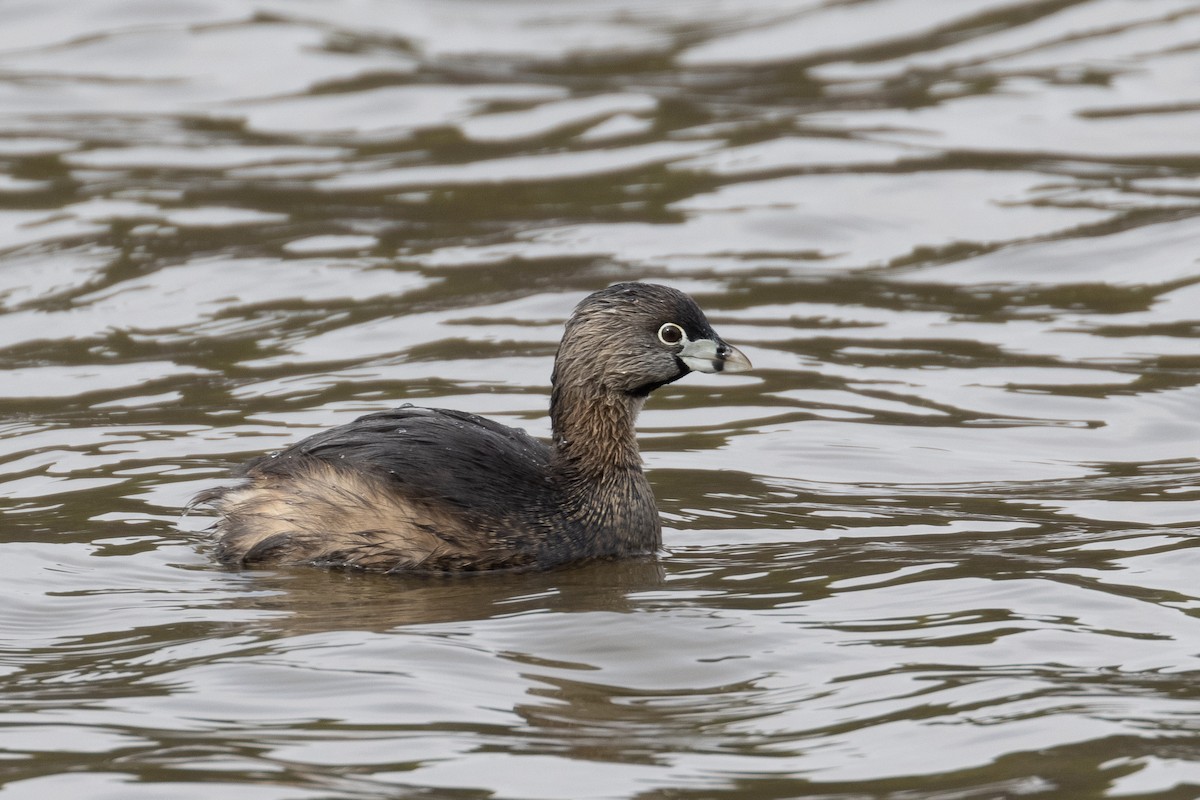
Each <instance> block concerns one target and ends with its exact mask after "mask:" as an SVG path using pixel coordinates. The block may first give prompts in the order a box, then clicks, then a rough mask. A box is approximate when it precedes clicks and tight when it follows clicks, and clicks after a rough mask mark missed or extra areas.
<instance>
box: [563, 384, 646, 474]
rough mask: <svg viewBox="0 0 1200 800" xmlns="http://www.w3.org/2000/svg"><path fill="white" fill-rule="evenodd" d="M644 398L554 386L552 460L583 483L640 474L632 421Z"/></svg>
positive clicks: (582, 387)
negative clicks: (554, 459) (553, 456)
mask: <svg viewBox="0 0 1200 800" xmlns="http://www.w3.org/2000/svg"><path fill="white" fill-rule="evenodd" d="M642 403H643V399H642V398H636V397H630V396H629V395H626V394H623V393H618V392H611V391H606V390H604V389H603V388H602V387H598V386H595V385H587V384H584V385H579V384H567V385H563V384H561V383H560V384H557V385H555V387H554V391H553V393H552V395H551V398H550V424H551V427H552V430H553V435H554V452H555V457H556V458H557V460H558V461H559V463H560V466H561V468H563V469H566V470H569V471H570V472H572V473H576V474H578V475H579V476H580V477H582V478H584V479H587V480H597V479H601V478H603V477H607V476H614V475H616V474H618V473H622V472H625V471H627V470H633V471H636V472H637V473H639V474H640V473H641V469H642V457H641V454H640V453H639V452H638V446H637V433H636V431H635V428H634V423H635V422H636V421H637V415H638V412H639V411H640V410H641V408H642Z"/></svg>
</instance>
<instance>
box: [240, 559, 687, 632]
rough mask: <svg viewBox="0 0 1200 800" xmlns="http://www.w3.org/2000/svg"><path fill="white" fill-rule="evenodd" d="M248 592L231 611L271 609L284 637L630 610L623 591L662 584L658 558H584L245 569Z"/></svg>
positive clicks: (274, 626)
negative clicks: (444, 569) (538, 563)
mask: <svg viewBox="0 0 1200 800" xmlns="http://www.w3.org/2000/svg"><path fill="white" fill-rule="evenodd" d="M238 575H239V577H241V578H243V579H245V580H246V581H249V582H251V583H252V586H253V592H252V593H248V594H246V595H242V596H240V597H238V598H236V599H235V600H233V601H232V605H233V607H235V608H238V609H245V610H251V611H266V612H276V613H272V614H271V615H270V618H269V620H262V621H261V622H260V623H252V625H256V624H265V625H267V626H269V627H270V628H271V629H272V630H273V631H276V632H279V633H283V634H284V635H294V634H302V633H317V632H322V631H337V630H367V631H377V632H383V631H389V630H393V629H395V628H401V627H405V626H412V625H428V624H431V623H449V622H458V621H463V620H481V619H489V618H492V617H502V616H511V615H515V614H521V613H527V612H531V611H556V612H568V613H569V612H577V611H616V612H623V611H629V610H631V609H632V608H633V606H634V603H633V601H632V600H631V599H630V595H632V594H634V593H637V592H644V591H648V590H652V589H657V588H661V587H662V585H663V583H664V571H663V567H662V565H661V564H660V563H659V561H658V559H656V558H654V557H649V556H647V557H641V558H634V559H621V560H615V561H608V560H603V561H591V562H586V563H583V564H580V565H577V566H572V567H567V568H560V569H557V570H550V571H514V572H489V573H471V574H459V575H444V576H443V575H432V576H430V575H378V574H366V573H361V572H357V571H355V572H341V571H326V570H314V569H311V568H305V567H296V568H293V569H280V570H270V571H267V570H262V571H258V570H255V571H245V572H241V573H238Z"/></svg>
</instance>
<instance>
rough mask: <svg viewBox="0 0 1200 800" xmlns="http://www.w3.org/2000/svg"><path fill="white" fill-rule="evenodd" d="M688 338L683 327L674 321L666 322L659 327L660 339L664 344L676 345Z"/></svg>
mask: <svg viewBox="0 0 1200 800" xmlns="http://www.w3.org/2000/svg"><path fill="white" fill-rule="evenodd" d="M686 338H687V335H686V334H685V333H684V332H683V328H681V327H679V326H678V325H676V324H675V323H674V322H664V323H663V326H662V327H661V328H659V329H658V340H659V341H660V342H662V343H663V344H667V345H676V344H679V343H680V342H682V341H683V340H684V339H686Z"/></svg>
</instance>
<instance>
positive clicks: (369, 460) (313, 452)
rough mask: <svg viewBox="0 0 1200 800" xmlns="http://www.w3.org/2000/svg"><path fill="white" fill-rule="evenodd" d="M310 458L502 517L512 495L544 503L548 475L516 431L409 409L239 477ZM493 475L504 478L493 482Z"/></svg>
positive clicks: (312, 440)
mask: <svg viewBox="0 0 1200 800" xmlns="http://www.w3.org/2000/svg"><path fill="white" fill-rule="evenodd" d="M312 459H316V460H319V461H322V462H325V463H327V464H331V465H333V466H335V467H336V466H337V465H338V464H339V463H344V464H346V465H347V466H348V467H349V468H351V469H355V470H366V471H368V472H370V473H373V474H374V475H376V476H377V477H379V478H380V479H382V480H384V481H385V482H387V483H388V484H389V485H392V486H393V487H394V488H395V489H396V490H397V491H400V492H402V493H404V494H408V495H411V496H414V497H424V498H429V499H439V500H443V501H448V502H450V503H452V504H453V505H455V506H457V507H459V508H460V509H464V510H468V509H475V510H479V511H485V512H486V511H490V512H492V513H496V512H499V513H500V514H501V515H503V513H504V511H505V510H509V509H508V506H510V505H511V504H512V503H514V501H515V500H516V498H518V497H524V498H526V500H535V499H536V498H540V497H543V496H544V492H545V491H546V490H547V488H548V487H547V485H546V484H547V481H548V480H549V476H550V475H551V474H552V473H551V470H550V449H549V447H547V446H546V445H545V444H544V443H542V442H539V441H538V440H537V439H534V438H533V437H531V436H529V435H528V434H527V433H525V432H524V431H522V430H517V429H515V428H509V427H507V426H505V425H501V424H499V423H497V422H493V421H491V420H487V419H484V418H483V417H478V416H475V415H474V414H467V413H464V412H462V411H452V410H447V409H438V408H417V407H412V406H406V407H402V408H396V409H392V410H390V411H383V412H379V413H375V414H368V415H367V416H365V417H360V418H359V419H357V420H355V421H354V422H351V423H349V424H346V425H341V426H339V427H337V428H332V429H330V430H328V431H324V432H322V433H318V434H314V435H313V436H310V437H308V438H307V439H304V440H302V441H300V442H297V443H296V444H294V445H292V446H291V447H289V448H287V449H286V450H283V451H281V452H279V453H276V454H274V455H270V456H265V457H263V458H260V459H257V460H255V461H253V462H251V463H250V464H248V465H247V466H246V467H245V468H244V470H243V474H244V475H246V476H253V475H256V474H260V475H278V476H287V475H289V474H291V473H292V472H293V471H295V470H297V469H302V468H303V465H304V463H306V462H309V461H310V460H312ZM498 473H502V474H504V476H505V479H504V480H501V481H497V480H496V475H497V474H498ZM501 486H503V489H501V488H500V487H501ZM512 510H515V509H512Z"/></svg>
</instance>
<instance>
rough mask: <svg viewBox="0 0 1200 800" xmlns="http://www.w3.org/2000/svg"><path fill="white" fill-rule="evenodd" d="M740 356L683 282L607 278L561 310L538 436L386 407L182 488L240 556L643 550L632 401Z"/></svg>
mask: <svg viewBox="0 0 1200 800" xmlns="http://www.w3.org/2000/svg"><path fill="white" fill-rule="evenodd" d="M749 368H750V361H749V360H748V359H747V358H746V357H745V356H744V355H742V353H741V351H739V350H738V349H737V348H735V347H731V346H730V345H728V344H726V343H725V342H724V341H722V340H721V338H720V337H719V336H717V334H716V332H715V331H714V330H713V329H712V326H710V325H709V324H708V320H706V319H705V317H704V312H702V311H701V310H700V309H699V307H697V305H696V303H695V302H694V301H693V300H692V299H691V298H690V297H688V296H687V295H685V294H683V293H682V292H679V291H676V290H675V289H671V288H668V287H666V286H657V285H654V284H648V283H620V284H616V285H615V286H610V287H609V288H607V289H604V290H602V291H599V292H596V293H595V294H592V295H590V296H589V297H587V298H585V299H584V300H583V301H582V302H581V303H580V304H579V305H578V306H577V307H576V309H575V312H574V314H572V315H571V318H570V320H568V322H567V326H566V330H565V332H564V333H563V338H562V342H561V344H560V345H559V348H558V355H557V356H556V357H555V361H554V373H553V375H552V377H551V382H552V384H553V390H552V393H551V397H550V421H551V425H552V429H553V441H552V442H551V444H549V445H547V444H545V443H543V442H540V441H538V440H537V439H534V438H532V437H530V436H528V435H527V434H526V433H525V432H524V431H521V430H515V429H513V428H508V427H506V426H504V425H500V424H498V423H495V422H491V421H489V420H486V419H483V418H481V417H477V416H475V415H473V414H466V413H463V412H461V411H447V410H443V409H433V408H413V407H404V408H397V409H394V410H392V411H384V412H381V413H378V414H369V415H367V416H365V417H361V418H360V419H357V420H355V421H354V422H351V423H349V424H348V425H342V426H341V427H337V428H333V429H332V430H329V431H326V432H324V433H318V434H316V435H314V436H310V437H308V438H307V439H304V440H303V441H301V442H299V443H297V444H294V445H292V446H291V447H289V448H287V449H286V450H283V451H282V452H280V453H276V454H272V455H268V456H264V457H262V458H259V459H256V460H254V461H251V462H250V463H248V464H246V465H245V466H243V467H242V468H241V470H240V471H239V475H240V477H242V478H243V479H244V480H243V482H242V484H241V485H239V486H234V487H221V488H217V489H212V490H209V491H206V492H202V493H201V494H200V495H199V496H198V497H197V498H196V501H194V502H200V503H209V504H211V505H213V506H215V508H216V509H217V511H218V512H219V514H220V517H219V519H218V521H217V524H216V531H217V535H218V536H219V542H218V545H217V555H218V557H219V558H220V560H221V561H223V562H225V563H227V564H231V565H237V566H258V565H263V566H270V565H282V564H315V565H320V566H335V567H357V568H361V569H366V570H371V571H378V572H407V571H414V572H452V571H459V570H484V569H500V568H513V567H526V568H529V567H533V568H544V567H551V566H555V565H558V564H563V563H566V562H569V561H576V560H581V559H586V558H597V557H617V556H623V555H633V554H639V553H652V552H654V551H655V550H657V549H658V547H659V546H660V544H661V541H662V535H661V528H660V525H659V520H658V509H657V508H656V506H655V504H654V495H653V493H652V492H651V490H650V484H649V482H648V481H647V480H646V476H645V475H644V474H643V473H642V461H641V456H640V455H639V454H638V447H637V438H636V436H635V433H634V420H635V418H636V417H637V414H638V411H639V410H641V407H642V404H643V403H644V402H645V400H646V396H647V395H649V394H650V392H652V391H654V390H655V389H657V388H659V387H660V386H663V385H665V384H668V383H671V382H672V381H675V380H678V379H679V378H682V377H683V376H684V375H687V374H688V373H689V372H691V371H692V370H698V371H700V372H739V371H741V370H745V369H749Z"/></svg>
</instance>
